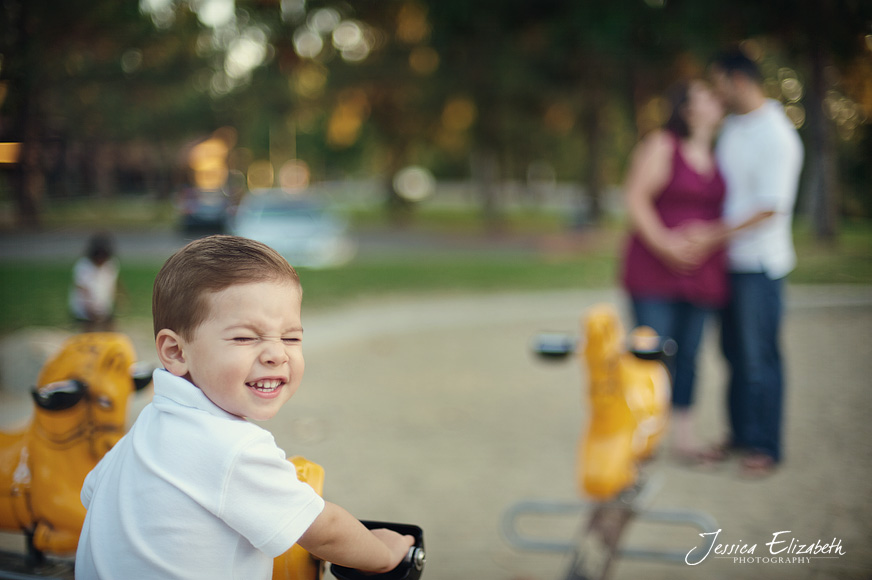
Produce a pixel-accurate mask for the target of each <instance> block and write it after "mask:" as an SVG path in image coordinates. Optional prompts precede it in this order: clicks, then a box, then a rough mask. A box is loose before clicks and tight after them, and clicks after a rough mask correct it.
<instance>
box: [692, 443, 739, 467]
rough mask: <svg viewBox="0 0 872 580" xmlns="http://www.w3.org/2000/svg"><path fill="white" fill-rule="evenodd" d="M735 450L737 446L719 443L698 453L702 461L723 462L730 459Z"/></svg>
mask: <svg viewBox="0 0 872 580" xmlns="http://www.w3.org/2000/svg"><path fill="white" fill-rule="evenodd" d="M735 451H736V448H735V447H733V446H732V444H730V443H717V444H715V445H712V446H711V447H709V448H708V449H705V450H703V451H700V452H699V454H698V455H699V457H700V459H701V460H702V461H705V462H708V463H723V462H724V461H726V460H727V459H729V458H730V456H731V455H732V454H733V452H735Z"/></svg>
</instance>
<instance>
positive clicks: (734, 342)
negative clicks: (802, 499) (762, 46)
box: [710, 51, 803, 476]
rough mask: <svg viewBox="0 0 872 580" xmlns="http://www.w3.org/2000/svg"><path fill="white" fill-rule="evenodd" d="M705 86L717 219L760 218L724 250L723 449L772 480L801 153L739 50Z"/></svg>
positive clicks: (714, 68) (722, 59) (777, 455)
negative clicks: (715, 126)
mask: <svg viewBox="0 0 872 580" xmlns="http://www.w3.org/2000/svg"><path fill="white" fill-rule="evenodd" d="M710 73H711V80H712V84H713V85H714V87H715V90H716V92H717V93H718V94H719V95H720V97H721V99H722V100H723V102H724V104H725V105H726V107H727V108H728V109H729V110H730V111H731V113H732V114H731V115H729V116H728V117H727V118H726V119H725V121H724V125H723V129H722V133H721V136H720V138H719V140H718V143H717V147H716V151H715V154H716V157H717V160H718V163H719V164H720V168H721V171H722V172H723V175H724V179H725V181H726V185H727V197H726V202H725V204H724V221H725V222H726V224H727V225H730V224H735V223H739V222H742V221H743V220H746V219H748V218H749V217H750V216H753V215H761V214H764V215H765V214H768V215H770V217H768V218H767V219H764V220H762V221H761V222H760V223H758V224H757V225H756V226H754V227H751V228H747V229H744V230H742V231H740V232H738V233H736V235H734V236H733V237H732V238H731V239H730V241H729V243H728V248H727V251H728V269H729V280H730V302H729V304H728V306H727V307H726V308H725V309H724V310H723V312H722V315H721V322H722V348H723V352H724V356H725V357H726V359H727V362H728V364H729V367H730V382H729V387H728V407H729V422H730V429H731V433H730V439H729V440H728V441H727V445H726V446H725V447H723V448H722V450H721V452H720V457H719V458H723V457H725V456H726V453H727V451H729V450H743V451H746V452H747V453H746V455H745V456H744V457H743V459H742V463H741V466H742V472H743V473H744V474H745V475H749V476H762V475H768V474H769V473H771V472H772V471H773V470H774V469H775V468H776V466H777V464H778V463H779V462H780V461H781V459H782V453H781V424H782V413H783V399H784V375H783V368H782V360H781V353H780V348H779V329H780V326H781V319H782V311H783V298H782V292H783V285H784V284H783V280H784V277H785V276H786V275H787V274H788V273H789V272H790V271H791V270H792V269H793V267H794V265H795V264H796V254H795V252H794V248H793V240H792V234H791V221H792V214H793V207H794V204H795V201H796V192H797V187H798V184H799V174H800V171H801V169H802V160H803V148H802V143H801V141H800V138H799V135H798V133H797V132H796V129H795V127H794V126H793V123H792V122H791V121H790V119H789V118H788V117H787V116H786V115H785V113H784V109H783V107H782V106H781V104H780V103H779V102H777V101H774V100H770V99H767V98H766V95H765V93H764V91H763V85H762V81H763V78H762V75H761V74H760V71H759V69H758V68H757V66H756V65H755V64H754V62H753V61H751V60H750V59H749V58H748V57H747V56H745V55H744V54H742V53H741V52H738V51H737V52H731V53H725V54H723V55H721V56H719V57H718V58H716V59H715V60H714V61H713V63H712V65H711V68H710Z"/></svg>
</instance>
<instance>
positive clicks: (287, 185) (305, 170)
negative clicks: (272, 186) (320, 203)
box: [279, 159, 310, 193]
mask: <svg viewBox="0 0 872 580" xmlns="http://www.w3.org/2000/svg"><path fill="white" fill-rule="evenodd" d="M309 177H310V172H309V165H308V164H307V163H306V162H305V161H302V160H300V159H291V160H290V161H286V162H285V163H283V164H282V166H281V168H279V187H281V188H282V189H283V190H284V191H286V192H287V193H299V192H301V191H303V190H304V189H306V188H307V187H309Z"/></svg>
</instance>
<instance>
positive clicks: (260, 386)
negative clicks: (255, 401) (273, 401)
mask: <svg viewBox="0 0 872 580" xmlns="http://www.w3.org/2000/svg"><path fill="white" fill-rule="evenodd" d="M284 384H285V381H283V380H281V379H259V380H257V381H252V382H250V383H245V385H246V386H247V387H249V388H250V389H253V390H255V391H257V392H258V393H263V394H265V395H266V394H270V393H274V392H275V391H277V390H278V389H279V388H280V387H281V386H282V385H284Z"/></svg>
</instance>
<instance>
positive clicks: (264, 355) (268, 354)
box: [260, 342, 288, 365]
mask: <svg viewBox="0 0 872 580" xmlns="http://www.w3.org/2000/svg"><path fill="white" fill-rule="evenodd" d="M260 360H261V361H262V362H263V363H264V364H268V365H280V364H284V363H286V362H288V353H287V352H285V349H284V347H283V346H282V345H281V344H277V343H274V342H267V343H266V345H265V346H264V348H263V351H262V352H261V355H260Z"/></svg>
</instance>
